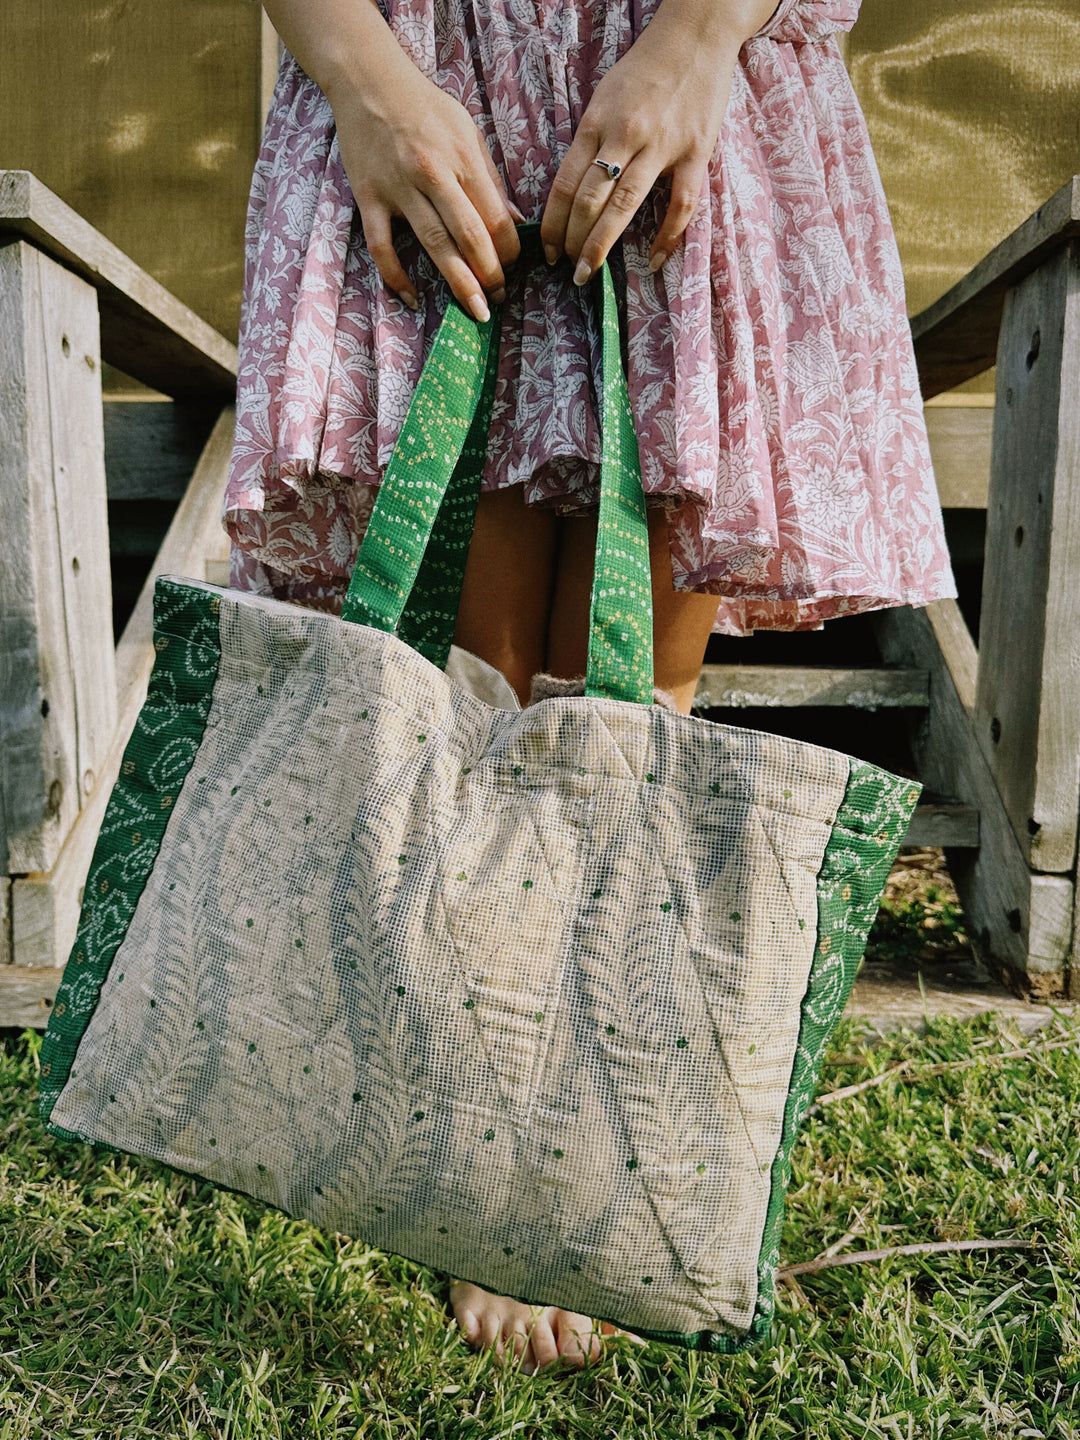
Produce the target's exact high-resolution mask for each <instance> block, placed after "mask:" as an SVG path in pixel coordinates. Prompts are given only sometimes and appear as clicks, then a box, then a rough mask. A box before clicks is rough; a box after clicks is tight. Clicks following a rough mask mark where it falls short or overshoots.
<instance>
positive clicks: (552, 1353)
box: [526, 1314, 559, 1374]
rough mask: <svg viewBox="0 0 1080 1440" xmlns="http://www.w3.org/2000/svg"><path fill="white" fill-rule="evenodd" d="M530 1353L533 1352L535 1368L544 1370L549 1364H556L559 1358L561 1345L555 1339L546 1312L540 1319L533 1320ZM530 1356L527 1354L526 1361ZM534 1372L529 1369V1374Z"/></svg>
mask: <svg viewBox="0 0 1080 1440" xmlns="http://www.w3.org/2000/svg"><path fill="white" fill-rule="evenodd" d="M529 1353H530V1354H531V1357H532V1361H533V1368H534V1369H535V1370H543V1369H544V1368H545V1367H546V1366H548V1365H554V1364H555V1362H556V1360H558V1358H559V1347H558V1345H557V1344H556V1341H555V1334H554V1332H553V1331H552V1328H551V1321H550V1319H549V1317H548V1316H547V1315H546V1314H545V1315H541V1316H540V1317H539V1319H537V1320H534V1321H533V1324H532V1330H531V1339H530V1341H529ZM528 1358H529V1356H528V1355H527V1356H526V1363H527V1362H528ZM532 1373H533V1372H532V1371H529V1374H532Z"/></svg>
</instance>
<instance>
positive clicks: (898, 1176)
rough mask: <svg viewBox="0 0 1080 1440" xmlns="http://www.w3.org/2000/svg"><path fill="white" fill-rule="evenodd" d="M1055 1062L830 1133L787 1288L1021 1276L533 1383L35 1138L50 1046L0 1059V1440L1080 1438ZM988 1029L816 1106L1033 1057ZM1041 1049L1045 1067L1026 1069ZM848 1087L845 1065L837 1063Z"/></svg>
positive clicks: (299, 1225) (840, 1047)
mask: <svg viewBox="0 0 1080 1440" xmlns="http://www.w3.org/2000/svg"><path fill="white" fill-rule="evenodd" d="M1067 1037H1071V1038H1072V1040H1073V1041H1075V1043H1074V1044H1070V1045H1069V1046H1068V1047H1067V1048H1063V1049H1060V1050H1055V1051H1051V1052H1048V1053H1047V1054H1046V1056H1045V1057H1039V1056H1037V1055H1036V1056H1034V1057H1027V1058H1022V1059H1018V1060H1011V1061H1006V1062H998V1063H996V1064H995V1063H988V1064H985V1065H983V1064H980V1065H974V1066H971V1067H970V1068H967V1069H963V1070H958V1071H955V1072H949V1073H946V1074H943V1075H939V1076H935V1077H932V1078H927V1079H923V1080H921V1081H919V1080H917V1081H915V1082H908V1083H902V1082H899V1081H888V1082H886V1083H884V1084H882V1085H879V1086H876V1087H874V1088H872V1089H869V1090H866V1091H864V1092H863V1093H861V1094H859V1095H857V1096H855V1097H853V1098H851V1099H848V1100H845V1101H841V1102H839V1103H837V1104H835V1105H830V1106H828V1107H825V1108H823V1109H822V1110H821V1111H820V1112H819V1113H818V1114H816V1115H814V1116H812V1117H811V1118H810V1119H809V1120H808V1121H807V1123H806V1126H805V1128H804V1130H803V1132H802V1135H801V1137H800V1139H799V1141H798V1142H797V1145H796V1168H795V1175H794V1178H793V1181H792V1186H791V1190H790V1192H789V1202H788V1219H787V1228H786V1232H785V1244H784V1247H783V1255H784V1260H785V1261H786V1262H794V1261H798V1260H804V1259H810V1258H812V1257H813V1256H815V1255H817V1254H818V1253H820V1252H821V1251H822V1250H823V1249H824V1248H825V1247H826V1246H828V1245H830V1244H831V1243H832V1242H833V1241H835V1240H837V1239H838V1238H839V1237H840V1236H842V1235H843V1234H844V1233H845V1232H846V1231H847V1230H848V1229H850V1228H852V1222H853V1220H854V1218H855V1217H856V1216H858V1215H860V1213H861V1214H862V1215H863V1219H864V1228H863V1229H862V1231H861V1233H860V1234H859V1235H858V1237H857V1239H855V1240H853V1241H851V1242H849V1245H848V1247H847V1248H853V1249H863V1248H871V1247H876V1246H882V1245H896V1244H901V1243H906V1242H910V1241H926V1240H938V1239H948V1238H974V1237H979V1236H982V1237H993V1236H1007V1237H1015V1238H1019V1239H1025V1240H1035V1241H1038V1242H1039V1243H1038V1246H1037V1248H1034V1249H1031V1250H998V1251H990V1252H983V1253H973V1254H948V1255H940V1254H939V1255H932V1256H906V1257H893V1258H890V1259H888V1260H885V1261H884V1262H880V1263H867V1264H861V1265H852V1266H847V1267H843V1268H837V1269H833V1270H828V1271H825V1272H823V1273H820V1274H816V1275H809V1276H804V1277H803V1278H802V1281H801V1287H802V1289H801V1292H800V1291H798V1290H789V1289H785V1288H781V1289H780V1290H779V1296H778V1313H777V1319H776V1324H775V1327H774V1331H773V1335H772V1339H771V1341H770V1343H768V1344H767V1345H764V1346H762V1347H761V1348H759V1349H758V1350H756V1351H754V1352H752V1353H750V1354H744V1355H740V1356H737V1357H734V1358H724V1357H720V1356H702V1355H696V1354H692V1353H687V1352H685V1351H680V1350H677V1349H670V1348H666V1347H663V1346H658V1345H650V1346H649V1347H648V1348H647V1349H644V1350H643V1349H639V1348H637V1347H634V1346H632V1345H631V1344H630V1342H629V1341H626V1340H621V1341H616V1342H613V1343H612V1342H609V1349H608V1353H607V1355H606V1357H605V1359H604V1360H603V1361H602V1362H601V1363H600V1364H599V1365H598V1366H597V1367H595V1368H594V1369H593V1370H591V1371H585V1372H577V1371H564V1372H563V1373H561V1374H560V1373H545V1374H542V1375H540V1376H537V1377H533V1378H530V1377H527V1376H524V1375H521V1374H519V1373H515V1372H513V1371H511V1370H504V1371H499V1370H497V1369H496V1368H494V1367H493V1365H492V1364H491V1361H490V1359H489V1357H488V1356H486V1355H484V1354H474V1353H473V1352H471V1351H469V1350H468V1349H467V1348H466V1347H465V1346H464V1344H463V1343H462V1342H461V1341H460V1339H459V1337H458V1334H457V1331H456V1329H455V1328H454V1327H453V1326H452V1325H451V1324H450V1323H448V1322H449V1311H448V1309H447V1307H446V1288H447V1282H446V1278H445V1277H444V1276H442V1275H439V1274H436V1273H435V1272H433V1271H430V1270H427V1269H424V1268H423V1267H421V1266H418V1265H413V1264H411V1263H409V1262H407V1261H404V1260H401V1259H398V1258H395V1257H393V1256H388V1255H385V1254H382V1253H380V1252H378V1251H374V1250H370V1249H368V1248H367V1247H366V1246H365V1245H363V1244H361V1243H360V1242H358V1241H350V1240H347V1239H345V1238H344V1237H342V1236H336V1235H327V1234H322V1233H320V1232H319V1231H318V1230H316V1229H315V1228H314V1227H313V1226H311V1225H309V1224H308V1223H306V1222H303V1221H294V1220H290V1219H288V1218H286V1217H285V1216H284V1215H282V1214H280V1213H277V1212H274V1211H271V1210H269V1209H267V1208H266V1207H264V1206H262V1205H260V1204H258V1203H257V1202H254V1201H247V1200H246V1199H244V1198H242V1197H239V1196H236V1195H232V1194H227V1193H224V1192H218V1191H215V1190H214V1189H213V1188H212V1187H211V1186H210V1185H208V1184H205V1183H203V1182H200V1181H197V1180H192V1179H190V1178H186V1177H183V1176H180V1175H178V1174H176V1173H173V1172H171V1171H169V1170H167V1169H166V1168H164V1167H163V1166H161V1165H158V1164H156V1163H152V1162H147V1161H142V1160H136V1159H128V1158H119V1157H116V1156H112V1157H107V1156H102V1155H99V1154H97V1153H95V1152H93V1151H92V1150H91V1149H90V1148H89V1147H80V1146H72V1145H68V1144H63V1143H60V1142H57V1141H55V1140H54V1139H53V1138H52V1137H50V1136H48V1135H46V1134H45V1133H44V1132H43V1130H42V1128H41V1125H40V1123H39V1120H38V1117H37V1078H36V1077H37V1063H38V1058H37V1057H38V1049H39V1045H40V1036H39V1035H38V1034H37V1033H36V1032H34V1031H30V1030H27V1031H25V1032H23V1033H22V1034H21V1035H20V1034H14V1033H12V1032H7V1034H6V1037H5V1041H4V1044H3V1047H2V1049H0V1124H2V1126H3V1134H4V1145H3V1151H2V1154H0V1224H2V1232H0V1234H2V1246H0V1356H2V1358H0V1440H21V1437H24V1436H33V1437H38V1436H48V1437H50V1440H67V1437H75V1436H93V1437H95V1440H96V1437H102V1440H105V1437H116V1440H134V1437H138V1436H154V1437H173V1436H176V1437H185V1440H189V1437H190V1440H194V1437H196V1436H198V1437H206V1440H211V1437H215V1440H217V1437H220V1440H226V1437H227V1440H255V1437H259V1440H262V1437H267V1440H270V1437H273V1440H279V1437H280V1440H284V1437H297V1440H300V1437H303V1440H330V1437H346V1436H348V1437H354V1436H370V1437H376V1436H377V1437H383V1436H385V1437H391V1436H393V1437H402V1440H404V1437H424V1440H434V1437H441V1436H455V1437H456V1436H463V1437H477V1440H480V1437H483V1440H502V1437H511V1436H513V1437H521V1440H531V1437H548V1436H560V1435H574V1436H586V1437H596V1440H600V1437H616V1436H619V1437H621V1436H626V1437H631V1436H633V1437H652V1436H657V1437H665V1440H666V1437H684V1436H715V1437H739V1440H743V1437H745V1440H758V1437H774V1436H775V1437H782V1436H783V1437H786V1436H793V1437H800V1440H801V1437H819V1436H820V1437H826V1436H827V1437H845V1440H847V1437H864V1436H865V1437H888V1440H908V1437H911V1440H914V1437H922V1436H935V1437H937V1436H940V1437H948V1440H960V1437H967V1436H971V1437H975V1436H978V1437H984V1436H991V1437H1006V1436H1008V1437H1013V1436H1015V1437H1023V1436H1047V1437H1050V1436H1053V1437H1062V1440H1065V1437H1080V1285H1078V1278H1077V1269H1078V1265H1080V1026H1078V1025H1077V1023H1076V1022H1075V1021H1069V1020H1066V1019H1064V1018H1059V1019H1058V1020H1057V1021H1056V1022H1055V1023H1054V1026H1053V1027H1052V1029H1050V1030H1048V1031H1046V1032H1043V1039H1051V1038H1053V1039H1061V1038H1067ZM1024 1043H1025V1042H1024V1040H1023V1039H1022V1038H1021V1037H1018V1036H1017V1035H1016V1032H1015V1031H1011V1030H1009V1029H1006V1028H1003V1027H998V1025H997V1023H996V1022H995V1021H994V1020H992V1019H982V1020H979V1021H975V1022H966V1023H959V1022H955V1021H941V1022H937V1023H935V1024H933V1025H932V1026H931V1028H930V1031H929V1034H928V1035H926V1036H925V1037H922V1038H920V1039H918V1040H916V1039H915V1038H914V1037H913V1036H911V1035H910V1034H906V1035H905V1034H897V1035H893V1036H890V1037H889V1038H888V1039H887V1040H885V1041H884V1042H882V1043H880V1044H877V1045H871V1044H869V1043H868V1041H867V1037H866V1036H865V1035H863V1034H862V1033H861V1032H860V1031H859V1030H858V1029H857V1027H856V1026H855V1025H854V1023H853V1022H851V1021H844V1022H843V1024H842V1026H841V1029H840V1030H839V1031H838V1033H837V1035H836V1038H835V1040H834V1051H833V1062H832V1063H831V1064H830V1067H829V1068H828V1070H827V1071H826V1074H825V1076H824V1080H823V1088H825V1089H832V1088H835V1087H837V1086H840V1085H844V1084H850V1083H852V1082H853V1081H856V1080H858V1079H860V1078H864V1077H866V1076H868V1075H870V1074H873V1073H876V1072H878V1071H880V1070H881V1069H882V1068H883V1067H884V1066H886V1065H887V1064H889V1063H890V1061H893V1060H895V1059H897V1058H899V1057H902V1056H906V1055H908V1054H911V1053H912V1052H913V1050H914V1052H915V1053H917V1054H918V1056H919V1058H920V1063H922V1061H923V1060H925V1062H926V1063H927V1064H930V1063H933V1062H935V1061H941V1060H950V1059H962V1058H965V1057H969V1056H973V1055H983V1054H985V1055H989V1054H991V1053H992V1052H993V1051H994V1050H1000V1049H1008V1048H1011V1047H1013V1046H1015V1045H1020V1044H1024ZM1031 1043H1034V1044H1035V1046H1036V1047H1037V1046H1038V1045H1039V1043H1040V1041H1039V1038H1038V1037H1037V1038H1036V1039H1035V1040H1034V1041H1033V1042H1031ZM838 1062H840V1063H838Z"/></svg>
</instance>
